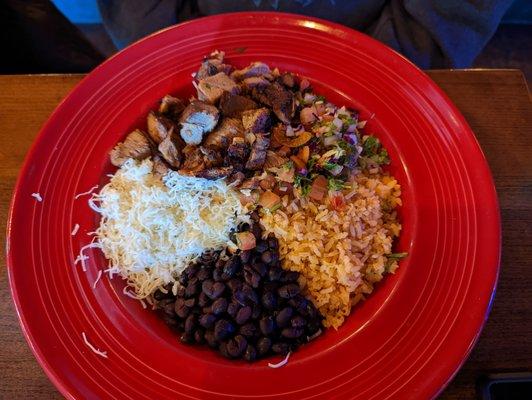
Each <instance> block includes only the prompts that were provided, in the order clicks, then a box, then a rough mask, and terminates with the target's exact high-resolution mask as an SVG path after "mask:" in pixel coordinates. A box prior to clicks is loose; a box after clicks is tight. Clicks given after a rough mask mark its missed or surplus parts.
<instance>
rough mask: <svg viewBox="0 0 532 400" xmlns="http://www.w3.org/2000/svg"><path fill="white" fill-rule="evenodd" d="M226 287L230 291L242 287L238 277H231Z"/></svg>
mask: <svg viewBox="0 0 532 400" xmlns="http://www.w3.org/2000/svg"><path fill="white" fill-rule="evenodd" d="M227 287H228V288H229V289H231V291H232V292H235V291H236V290H239V289H241V288H242V282H241V281H240V280H238V279H231V280H229V282H227Z"/></svg>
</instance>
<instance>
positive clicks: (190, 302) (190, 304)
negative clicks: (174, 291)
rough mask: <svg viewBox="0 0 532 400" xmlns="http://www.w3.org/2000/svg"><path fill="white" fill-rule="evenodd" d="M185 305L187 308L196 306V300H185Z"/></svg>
mask: <svg viewBox="0 0 532 400" xmlns="http://www.w3.org/2000/svg"><path fill="white" fill-rule="evenodd" d="M185 305H186V306H187V307H188V308H192V307H194V306H195V305H196V299H194V298H192V299H186V300H185Z"/></svg>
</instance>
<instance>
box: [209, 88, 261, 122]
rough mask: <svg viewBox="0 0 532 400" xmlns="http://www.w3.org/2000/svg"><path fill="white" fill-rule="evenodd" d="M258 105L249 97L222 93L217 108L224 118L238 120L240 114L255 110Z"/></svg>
mask: <svg viewBox="0 0 532 400" xmlns="http://www.w3.org/2000/svg"><path fill="white" fill-rule="evenodd" d="M257 107H258V105H257V103H255V102H254V101H253V100H251V99H250V98H249V97H245V96H239V95H237V94H231V93H229V92H224V93H223V94H222V95H221V97H220V102H219V103H218V108H219V109H220V112H221V113H222V115H223V116H224V117H235V118H240V116H241V115H242V112H244V111H246V110H252V109H254V108H257Z"/></svg>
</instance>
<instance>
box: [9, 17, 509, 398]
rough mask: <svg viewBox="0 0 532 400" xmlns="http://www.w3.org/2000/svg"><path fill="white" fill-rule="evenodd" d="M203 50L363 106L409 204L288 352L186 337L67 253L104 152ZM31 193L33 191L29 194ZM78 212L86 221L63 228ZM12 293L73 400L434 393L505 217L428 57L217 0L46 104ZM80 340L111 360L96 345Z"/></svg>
mask: <svg viewBox="0 0 532 400" xmlns="http://www.w3.org/2000/svg"><path fill="white" fill-rule="evenodd" d="M213 49H220V50H224V51H225V52H226V54H227V57H228V59H229V61H230V62H231V63H234V64H235V65H237V66H245V65H246V64H248V63H249V62H251V61H256V60H260V61H265V62H267V63H269V64H270V65H272V66H277V67H279V68H280V69H281V70H289V71H295V72H297V73H299V74H300V75H303V76H306V77H308V78H309V79H310V80H311V81H312V83H313V84H314V85H315V87H316V88H317V90H318V91H319V92H321V93H323V94H324V95H326V96H327V97H328V98H330V99H331V100H332V101H334V102H336V103H337V104H347V105H349V106H352V107H355V108H358V109H359V110H361V113H362V116H363V117H367V118H369V117H370V116H371V115H373V114H374V117H373V118H372V119H371V120H370V122H369V123H368V131H369V132H373V133H375V134H376V135H377V136H379V137H380V138H381V139H382V141H383V142H384V145H385V146H386V148H387V149H388V150H389V153H390V155H391V159H392V166H391V172H392V173H393V174H394V175H395V176H396V177H397V178H398V179H399V181H400V183H401V185H402V187H403V190H404V192H403V193H404V194H403V202H404V207H403V209H402V210H401V219H402V221H403V226H404V230H403V233H402V236H401V239H400V241H399V243H398V246H397V248H398V249H399V250H401V251H408V252H409V254H410V256H409V257H408V259H406V260H405V261H403V262H402V263H401V268H400V269H399V271H398V273H397V274H396V275H394V276H390V277H388V278H386V279H385V280H384V282H383V283H382V284H380V285H379V286H378V287H377V289H376V291H375V293H374V295H373V296H371V297H370V298H369V299H368V300H367V301H366V302H365V303H364V304H362V305H360V306H359V307H357V309H356V310H354V312H353V314H352V315H351V316H350V317H349V319H348V320H347V322H346V323H345V325H344V326H342V327H341V329H339V330H338V331H337V332H335V331H334V330H330V331H328V332H327V333H326V334H325V335H323V336H322V337H320V338H318V339H317V340H315V341H314V342H313V343H311V344H309V345H307V346H304V347H303V348H301V349H300V350H299V351H297V352H296V353H295V354H293V356H292V358H291V359H290V362H289V363H288V365H286V366H285V367H283V368H281V369H270V368H268V367H267V365H266V362H264V361H263V362H259V363H256V364H251V365H248V364H245V363H241V362H229V361H227V360H224V359H222V358H221V357H219V356H217V355H215V354H213V353H212V352H210V351H208V350H203V349H198V348H190V347H186V346H183V345H181V344H180V343H178V341H177V340H176V337H175V336H174V335H173V334H172V333H171V332H170V331H169V330H168V329H167V328H166V326H165V325H164V323H163V322H162V321H160V320H159V319H158V317H157V316H156V315H154V313H152V312H151V311H149V310H144V309H142V307H141V306H140V304H139V303H138V302H136V301H134V300H131V299H129V298H128V297H126V296H124V295H123V294H122V293H121V291H122V288H123V283H122V282H120V281H119V280H118V279H114V280H113V281H109V280H108V279H107V278H104V279H102V281H101V282H100V283H99V284H98V285H97V286H96V289H94V290H93V288H92V284H93V282H94V280H95V279H96V276H97V273H98V271H99V270H101V269H103V268H105V265H106V262H105V260H104V258H103V257H102V256H101V255H100V254H99V253H98V252H97V251H94V252H92V253H90V256H91V258H90V260H89V261H88V271H87V272H82V271H81V269H80V268H79V266H74V259H75V258H76V255H77V254H78V252H79V249H80V247H81V246H83V245H85V244H86V243H88V241H89V239H90V238H89V236H87V235H86V232H89V231H92V230H93V229H94V228H95V226H97V223H98V216H97V215H95V214H94V213H93V212H92V211H90V210H89V208H88V207H87V203H86V198H87V197H82V198H80V199H78V200H75V199H74V196H75V194H76V193H80V192H83V191H85V190H87V189H89V188H90V187H92V186H93V185H95V184H102V183H104V182H105V181H106V180H107V178H106V176H105V174H106V173H109V172H111V171H112V168H111V167H110V165H109V162H108V152H109V150H110V149H111V148H112V147H113V146H114V145H115V143H116V142H117V141H119V140H120V139H121V138H122V137H123V136H124V134H125V133H126V132H128V131H130V130H131V129H132V128H133V127H135V126H136V125H139V124H142V121H143V120H144V118H145V115H146V114H147V112H148V110H149V109H150V108H152V107H154V106H155V104H156V102H157V100H158V99H160V98H161V97H162V96H163V95H165V94H167V93H169V92H172V93H176V94H179V95H189V94H190V93H191V77H190V74H191V72H193V71H194V70H195V69H196V68H197V67H198V64H199V62H200V61H201V59H202V57H203V56H204V55H206V54H208V53H209V52H210V51H212V50H213ZM34 192H38V193H40V194H41V196H42V198H43V201H42V202H37V201H36V200H35V199H34V198H33V197H32V196H31V194H32V193H34ZM76 223H79V224H80V225H81V229H80V232H79V233H78V234H77V235H76V236H71V234H70V232H71V230H72V228H73V226H74V225H75V224H76ZM8 237H9V241H8V265H9V277H10V282H11V289H12V293H13V298H14V301H15V304H16V307H17V310H18V313H19V316H20V321H21V324H22V327H23V330H24V333H25V335H26V338H27V340H28V342H29V343H30V346H31V348H32V350H33V352H34V353H35V356H36V357H37V359H38V360H39V362H40V363H41V365H42V366H43V368H44V370H45V371H46V373H47V374H48V376H49V377H50V379H51V380H52V381H53V382H54V384H55V385H56V386H57V387H58V388H59V390H60V391H61V392H62V393H63V394H64V395H65V396H66V397H68V398H106V399H110V398H117V399H126V398H135V399H144V398H147V399H154V398H161V399H162V398H164V399H166V398H177V397H186V398H201V399H210V398H215V397H219V396H222V395H223V396H230V397H233V398H251V397H254V398H258V397H259V398H264V397H273V396H275V398H284V399H304V398H317V399H323V398H337V399H347V398H357V399H386V398H393V399H398V398H408V399H410V398H430V397H434V396H435V395H436V394H437V393H439V392H440V391H441V390H442V388H443V387H444V386H445V384H446V383H447V382H449V380H450V379H451V378H452V376H453V374H454V373H455V372H456V371H457V369H458V368H459V367H460V365H461V364H462V362H463V361H464V360H465V358H466V357H467V355H468V353H469V352H470V350H471V348H472V347H473V345H474V343H475V341H476V339H477V337H478V334H479V332H480V330H481V328H482V325H483V322H484V320H485V318H486V316H487V313H488V310H489V306H490V301H491V298H492V295H493V292H494V288H495V284H496V280H497V271H498V265H499V252H500V222H499V213H498V205H497V200H496V196H495V190H494V186H493V181H492V179H491V176H490V172H489V169H488V166H487V164H486V161H485V159H484V157H483V155H482V152H481V150H480V148H479V146H478V143H477V142H476V140H475V137H474V136H473V133H472V132H471V130H470V128H469V127H468V126H467V124H466V122H465V121H464V118H463V117H462V116H461V115H460V113H459V112H458V111H457V110H456V108H455V107H454V106H453V105H452V103H451V102H450V101H449V100H448V99H447V97H446V96H445V95H444V94H443V93H442V91H441V90H440V89H438V87H437V86H436V85H435V84H434V83H433V82H432V81H431V80H430V79H429V78H428V77H427V76H426V75H424V74H423V73H422V72H421V71H419V70H418V69H417V68H416V67H414V66H413V65H412V64H410V63H409V62H408V61H407V60H405V59H404V58H402V57H401V56H400V55H398V54H396V53H394V52H393V51H392V50H390V49H388V48H386V47H384V46H383V45H382V44H380V43H378V42H376V41H374V40H372V39H370V38H368V37H367V36H364V35H363V34H361V33H358V32H355V31H352V30H350V29H347V28H345V27H343V26H340V25H335V24H332V23H329V22H325V21H321V20H318V19H310V18H307V17H302V16H297V15H288V14H276V13H260V14H259V13H240V14H225V15H219V16H215V17H209V18H204V19H199V20H195V21H192V22H188V23H185V24H182V25H179V26H175V27H172V28H170V29H167V30H165V31H162V32H159V33H156V34H155V35H152V36H150V37H148V38H146V39H144V40H142V41H140V42H138V43H136V44H134V45H133V46H131V47H129V48H127V49H126V50H125V51H123V52H121V53H119V54H118V55H116V56H115V57H113V58H112V59H111V60H109V61H107V62H106V63H104V64H103V65H101V66H100V67H98V68H97V69H96V70H95V71H94V72H92V73H91V74H90V75H89V76H88V77H87V78H85V79H84V80H83V81H82V82H81V83H80V84H79V85H78V86H77V87H76V89H75V90H74V91H73V92H72V93H71V94H70V95H69V96H68V97H67V99H66V100H65V101H63V103H62V104H61V105H60V106H59V107H58V108H57V110H56V111H55V112H54V114H53V115H52V116H51V117H50V119H49V120H48V122H47V123H46V124H45V126H44V128H43V129H42V131H41V132H40V134H39V137H38V139H37V140H36V142H35V144H34V146H33V148H32V150H31V152H30V154H29V155H28V157H27V159H26V163H25V165H24V168H23V170H22V173H21V175H20V178H19V182H18V184H17V187H16V190H15V195H14V198H13V204H12V207H11V215H10V220H9V227H8ZM81 332H85V333H86V334H87V337H88V339H89V341H90V342H91V343H93V344H94V345H95V346H96V347H98V348H99V349H102V350H106V351H107V353H108V358H107V359H105V358H102V357H99V356H98V355H96V354H94V353H92V352H91V351H90V350H89V349H88V348H87V346H86V345H85V344H84V342H83V340H82V337H81Z"/></svg>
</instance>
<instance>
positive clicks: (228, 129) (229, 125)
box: [203, 118, 244, 150]
mask: <svg viewBox="0 0 532 400" xmlns="http://www.w3.org/2000/svg"><path fill="white" fill-rule="evenodd" d="M237 136H241V137H243V136H244V127H243V126H242V122H241V121H240V120H238V119H235V118H225V119H223V120H222V122H220V124H219V125H218V126H217V127H216V129H215V130H214V131H212V132H211V133H209V134H208V135H207V137H206V138H205V140H204V141H203V144H204V145H205V146H209V147H214V148H217V149H220V150H225V149H227V148H228V147H229V145H230V144H231V142H232V141H233V138H234V137H237Z"/></svg>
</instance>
